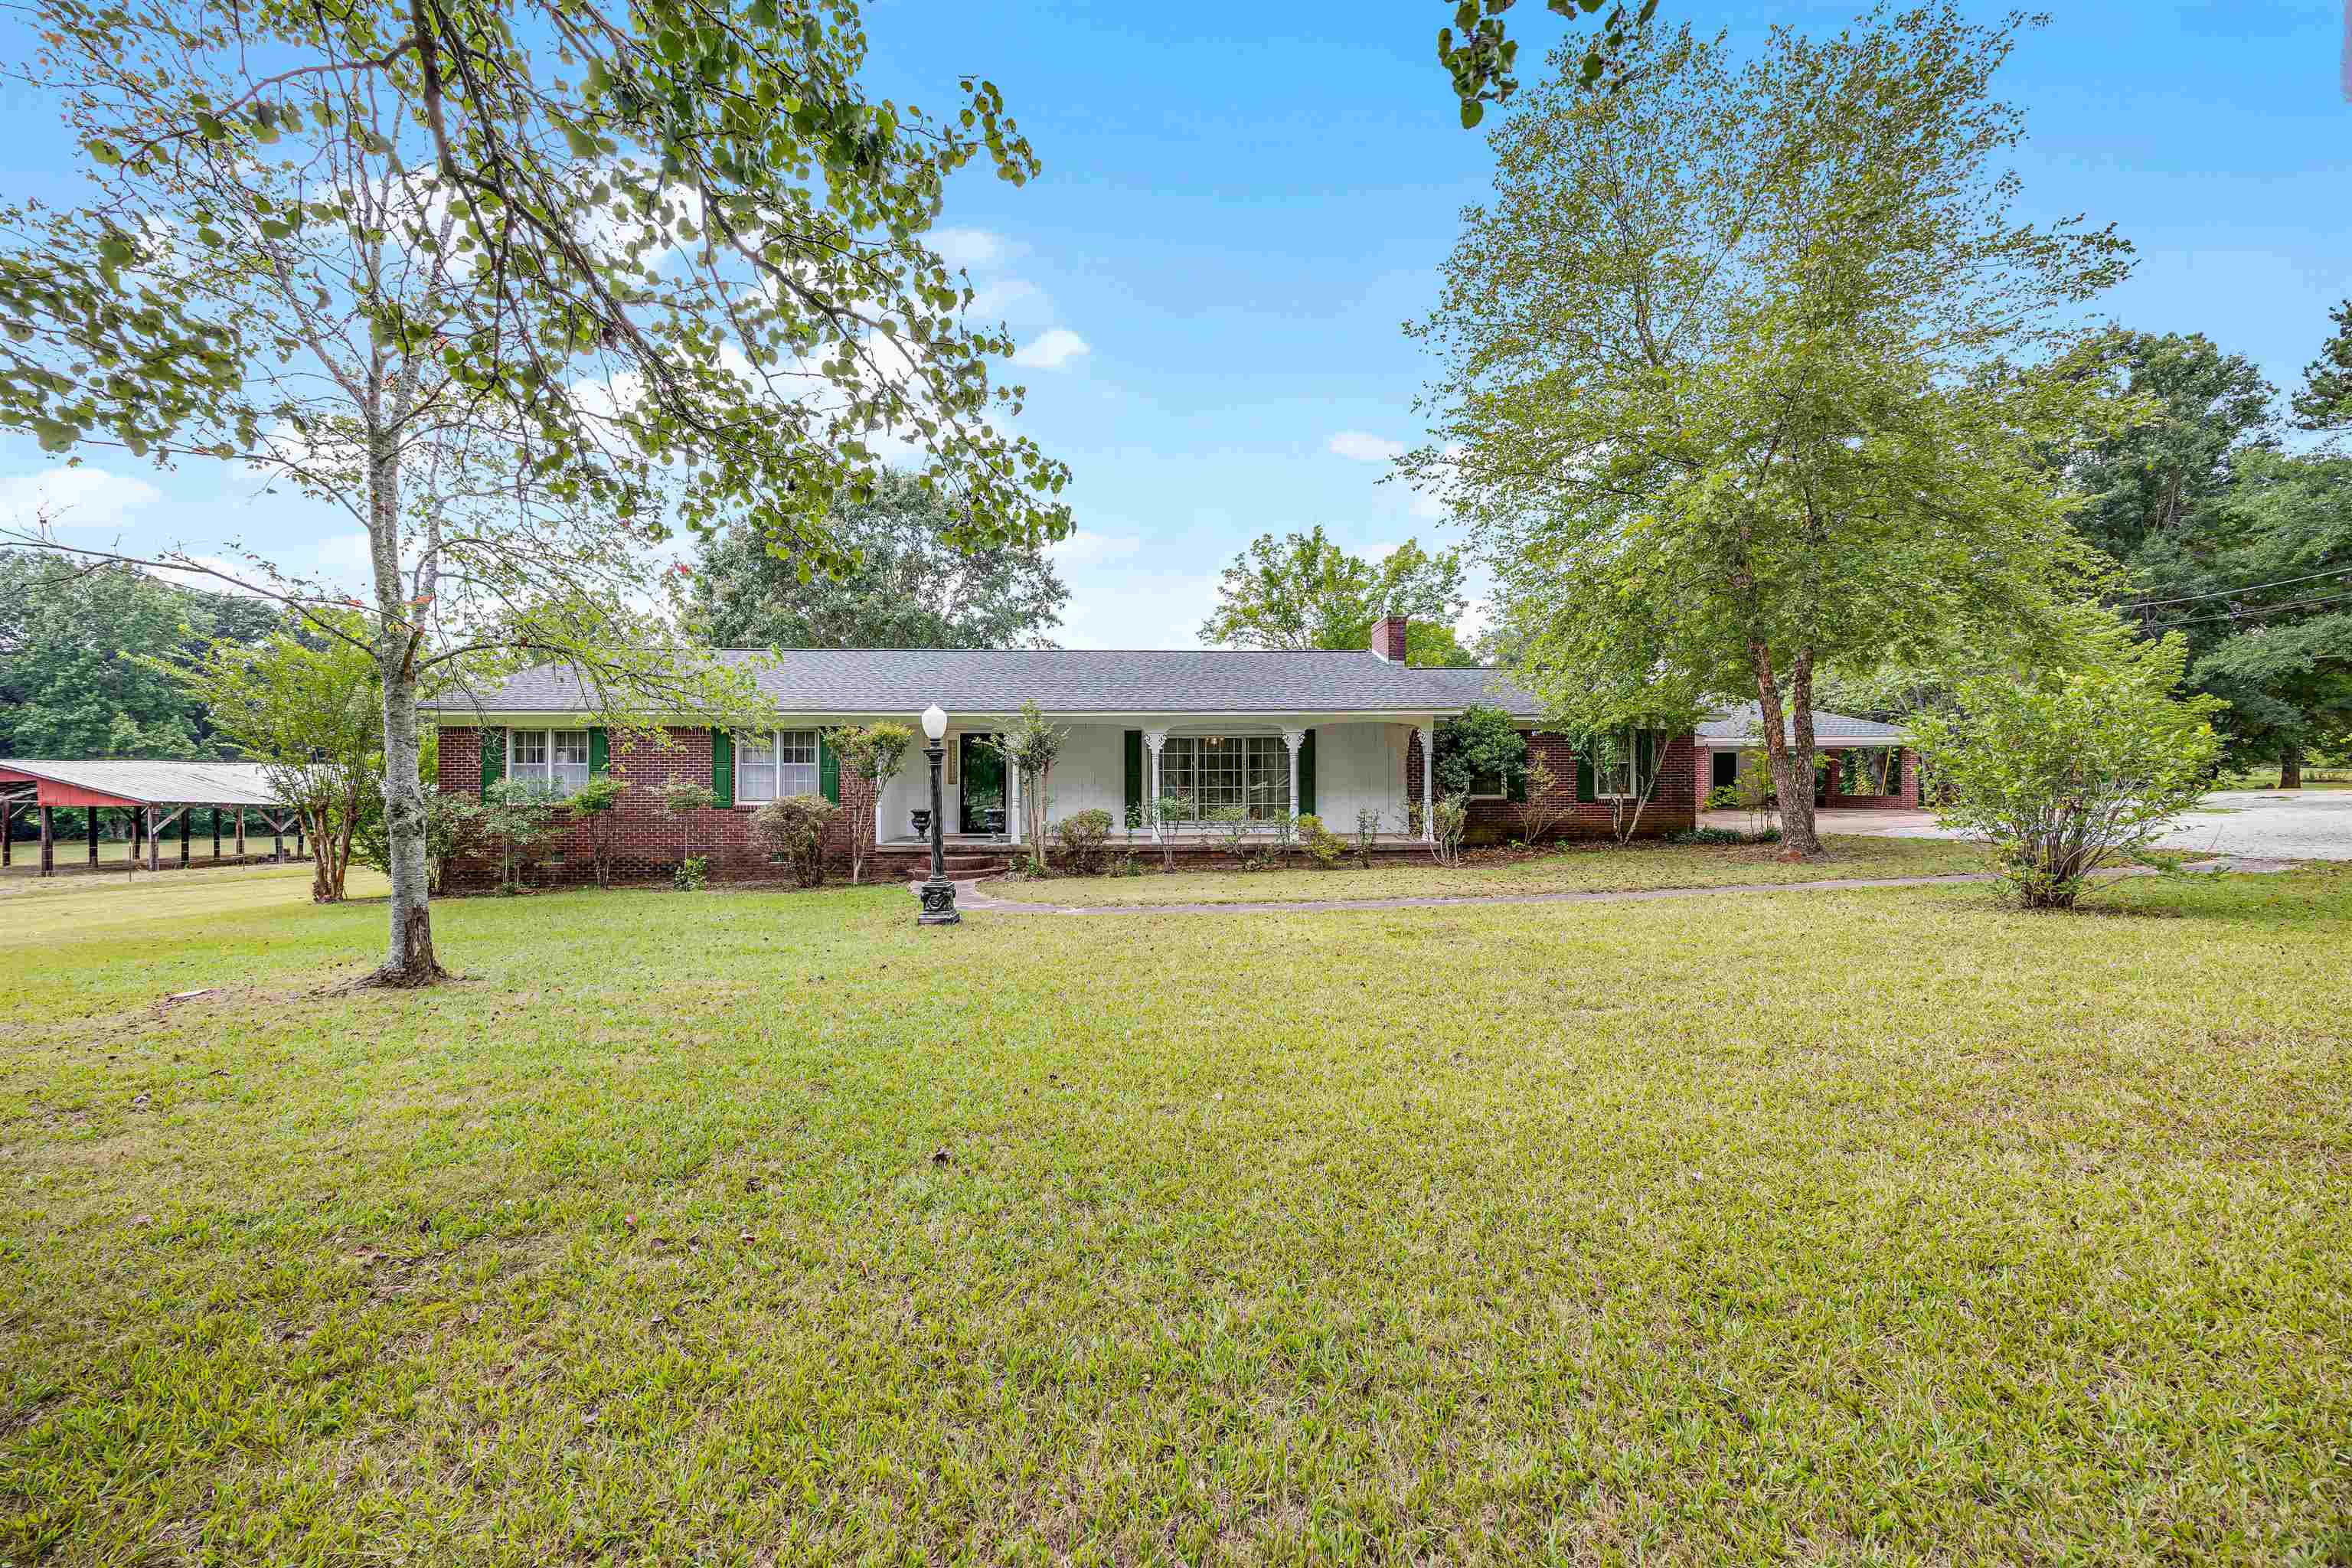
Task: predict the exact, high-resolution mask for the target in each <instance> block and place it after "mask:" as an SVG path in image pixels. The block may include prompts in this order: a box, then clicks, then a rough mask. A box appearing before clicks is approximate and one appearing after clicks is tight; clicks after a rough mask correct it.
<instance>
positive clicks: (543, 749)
mask: <svg viewBox="0 0 2352 1568" xmlns="http://www.w3.org/2000/svg"><path fill="white" fill-rule="evenodd" d="M524 735H530V736H535V737H537V739H538V741H539V752H540V760H539V761H538V762H535V763H524V762H519V761H517V760H516V757H515V740H516V738H517V737H518V736H524ZM558 735H565V736H570V735H577V736H578V737H580V761H579V763H577V764H576V765H577V766H578V768H579V769H580V783H579V784H568V783H566V782H565V780H564V778H563V776H562V773H559V772H558V771H557V763H556V761H555V738H556V737H557V736H558ZM594 758H595V752H593V750H592V749H591V742H590V741H589V739H588V731H585V730H583V729H572V728H563V729H555V728H551V729H545V730H538V729H526V730H516V729H509V730H508V731H507V767H506V776H507V777H509V778H510V779H533V780H536V781H537V782H538V783H540V784H545V785H546V786H547V787H548V788H549V789H550V790H551V791H553V792H554V793H556V794H557V795H570V794H571V793H572V791H574V790H576V789H578V788H579V787H580V785H581V784H586V783H587V782H588V781H589V780H590V779H591V778H593V777H594V776H595V774H594V773H593V766H594Z"/></svg>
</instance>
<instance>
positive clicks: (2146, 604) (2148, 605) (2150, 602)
mask: <svg viewBox="0 0 2352 1568" xmlns="http://www.w3.org/2000/svg"><path fill="white" fill-rule="evenodd" d="M2346 574H2352V566H2331V567H2329V568H2328V569H2327V570H2326V571H2325V572H2312V573H2307V574H2305V575H2303V576H2301V577H2281V578H2280V579H2279V580H2278V581H2276V582H2274V583H2248V584H2244V585H2242V586H2241V587H2236V588H2216V589H2214V590H2213V591H2212V592H2211V593H2210V594H2183V595H2180V597H2179V598H2178V599H2142V600H2140V601H2139V602H2138V603H2137V604H2133V605H2116V609H2118V610H2156V609H2161V608H2163V607H2164V606H2165V605H2187V604H2192V603H2194V602H2195V601H2197V600H2199V599H2226V598H2228V597H2229V596H2230V595H2232V594H2259V593H2261V592H2262V591H2263V589H2264V588H2284V587H2285V586H2286V585H2287V584H2290V583H2308V582H2311V581H2312V580H2313V579H2315V578H2319V577H2342V576H2344V575H2346Z"/></svg>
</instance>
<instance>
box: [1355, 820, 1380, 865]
mask: <svg viewBox="0 0 2352 1568" xmlns="http://www.w3.org/2000/svg"><path fill="white" fill-rule="evenodd" d="M1380 837H1381V814H1380V813H1379V812H1377V811H1373V810H1370V809H1369V808H1367V809H1365V810H1363V811H1360V812H1358V813H1356V863H1357V864H1358V865H1360V866H1361V867H1363V868H1364V869H1365V870H1367V871H1369V870H1370V869H1371V868H1372V846H1373V845H1375V844H1377V843H1378V842H1380Z"/></svg>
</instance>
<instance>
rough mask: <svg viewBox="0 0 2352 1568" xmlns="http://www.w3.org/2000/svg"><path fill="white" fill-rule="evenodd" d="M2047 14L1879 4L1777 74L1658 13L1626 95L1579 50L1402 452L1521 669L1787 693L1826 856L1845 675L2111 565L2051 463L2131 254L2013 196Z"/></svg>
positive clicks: (1541, 98) (1614, 687) (1542, 113)
mask: <svg viewBox="0 0 2352 1568" xmlns="http://www.w3.org/2000/svg"><path fill="white" fill-rule="evenodd" d="M2025 25H2026V23H2025V22H2024V21H2023V20H2022V19H2011V20H2008V21H2004V22H2002V23H2000V24H1998V25H1995V26H1989V27H1981V26H1973V25H1971V24H1969V23H1968V22H1966V21H1965V20H1963V19H1962V18H1961V17H1960V16H1958V12H1957V11H1956V10H1955V9H1954V8H1953V7H1951V6H1950V5H1940V6H1935V7H1930V8H1927V9H1923V10H1920V11H1916V12H1910V13H1906V14H1903V15H1900V16H1891V15H1888V14H1885V13H1878V14H1874V15H1873V16H1871V17H1869V18H1867V19H1865V21H1864V22H1862V23H1860V24H1857V25H1856V26H1854V27H1853V28H1852V29H1850V30H1849V31H1847V32H1844V33H1842V34H1840V35H1838V36H1837V37H1832V38H1828V39H1822V40H1813V39H1809V38H1805V37H1800V36H1798V35H1796V34H1794V33H1792V32H1790V31H1789V30H1787V29H1785V28H1776V29H1774V30H1773V32H1772V33H1771V35H1770V37H1769V40H1768V42H1767V45H1766V47H1764V49H1763V50H1762V51H1760V54H1759V58H1757V59H1755V60H1754V61H1753V62H1752V63H1750V64H1748V65H1747V66H1745V67H1741V66H1737V65H1735V64H1734V63H1733V62H1732V61H1731V60H1730V59H1729V58H1728V57H1727V53H1726V51H1725V49H1724V47H1723V46H1722V45H1721V44H1720V43H1710V42H1704V41H1701V40H1698V39H1696V38H1694V37H1691V35H1690V34H1689V32H1688V31H1687V29H1685V30H1681V31H1677V32H1674V33H1665V32H1663V31H1658V30H1654V29H1647V28H1644V29H1641V30H1640V31H1639V32H1638V33H1637V34H1636V36H1635V37H1633V39H1632V40H1631V41H1630V42H1629V44H1628V46H1627V55H1626V71H1625V76H1624V79H1623V82H1622V86H1618V87H1616V88H1613V89H1609V88H1593V87H1591V86H1587V85H1585V84H1583V83H1582V82H1581V81H1580V79H1579V72H1578V70H1577V68H1576V65H1575V61H1574V59H1573V57H1572V53H1571V52H1570V51H1567V50H1562V51H1556V52H1555V53H1554V55H1553V57H1552V65H1553V67H1554V70H1555V73H1556V78H1555V79H1554V80H1553V81H1552V82H1550V83H1549V84H1547V85H1546V86H1544V87H1542V88H1541V89H1536V90H1534V91H1533V92H1531V93H1530V94H1529V95H1528V97H1527V98H1526V99H1525V100H1522V102H1521V105H1520V107H1519V110H1518V111H1517V112H1515V113H1513V114H1512V115H1511V116H1510V117H1509V119H1508V120H1507V121H1506V122H1505V123H1504V124H1503V125H1502V126H1501V127H1500V128H1498V129H1497V130H1496V132H1494V133H1493V135H1492V137H1491V138H1490V140H1491V142H1492V144H1493V146H1494V148H1495V151H1496V160H1497V168H1496V198H1495V200H1494V201H1493V202H1492V203H1490V204H1488V205H1485V206H1481V207H1476V208H1473V209H1471V210H1470V212H1469V213H1468V214H1467V215H1466V216H1465V230H1464V234H1463V237H1462V238H1461V240H1460V242H1459V243H1458V244H1457V246H1456V247H1455V249H1454V253H1453V255H1452V257H1451V258H1449V259H1448V261H1447V264H1446V268H1445V281H1444V289H1443V293H1442V296H1441V300H1440V303H1439V305H1438V307H1437V309H1436V310H1435V312H1434V313H1433V315H1432V316H1431V317H1430V318H1429V319H1428V320H1427V321H1423V322H1421V323H1419V324H1418V325H1417V326H1415V327H1414V328H1413V329H1412V331H1414V332H1415V334H1416V335H1417V336H1419V337H1421V338H1422V339H1423V341H1424V342H1426V343H1427V344H1428V345H1429V346H1430V348H1431V349H1432V350H1433V353H1435V355H1436V356H1437V358H1438V360H1439V361H1440V363H1441V366H1442V368H1441V370H1440V372H1439V374H1438V375H1437V377H1436V378H1435V380H1434V381H1433V384H1432V385H1431V387H1430V389H1429V392H1428V395H1427V396H1426V398H1425V400H1424V406H1425V407H1426V408H1428V409H1429V410H1430V411H1431V413H1432V415H1433V427H1434V428H1433V440H1432V441H1431V442H1430V443H1429V444H1428V445H1427V446H1425V447H1423V448H1421V449H1420V450H1417V451H1415V452H1413V453H1411V454H1408V456H1407V457H1406V458H1405V459H1404V461H1403V464H1402V467H1403V469H1404V471H1405V473H1406V474H1407V475H1408V476H1409V477H1410V478H1411V479H1412V480H1413V481H1414V482H1415V484H1416V488H1419V489H1424V490H1429V491H1434V492H1436V493H1438V494H1440V495H1442V496H1444V498H1445V499H1446V500H1448V502H1449V503H1450V505H1451V507H1452V510H1453V513H1454V516H1455V517H1457V518H1460V519H1462V520H1464V521H1465V522H1466V523H1467V524H1468V525H1469V526H1470V528H1471V530H1472V537H1473V540H1474V542H1475V547H1476V548H1478V549H1479V550H1480V551H1481V552H1482V553H1483V554H1484V555H1485V556H1486V560H1487V561H1488V563H1490V565H1491V566H1492V567H1493V569H1494V571H1495V573H1496V579H1497V582H1498V584H1500V586H1501V589H1502V595H1503V600H1504V605H1503V614H1502V616H1501V617H1500V618H1501V619H1502V621H1503V622H1504V623H1505V624H1507V625H1509V626H1514V627H1516V628H1517V632H1518V634H1519V635H1520V636H1522V637H1525V638H1526V639H1527V641H1526V647H1527V650H1528V651H1527V653H1526V655H1525V657H1524V658H1523V661H1522V663H1521V666H1520V668H1519V670H1518V675H1519V679H1521V680H1522V682H1523V683H1524V684H1527V685H1528V686H1529V687H1530V688H1531V689H1534V690H1535V691H1537V692H1538V694H1539V695H1542V696H1544V697H1545V698H1546V700H1548V701H1550V702H1554V703H1555V704H1557V705H1559V706H1560V707H1562V708H1566V707H1569V706H1571V705H1574V704H1576V703H1578V702H1580V701H1581V697H1580V694H1581V693H1584V692H1588V691H1593V690H1604V691H1608V692H1610V693H1612V702H1616V703H1619V704H1620V705H1622V699H1623V698H1624V697H1625V696H1626V693H1625V692H1624V691H1623V687H1624V685H1625V683H1626V681H1627V680H1629V679H1642V678H1646V677H1649V676H1651V675H1653V674H1654V675H1655V676H1656V677H1657V679H1659V680H1660V681H1661V682H1662V683H1663V684H1664V686H1665V687H1667V688H1669V689H1668V690H1667V691H1666V693H1665V694H1664V700H1662V701H1661V702H1660V703H1659V704H1657V706H1661V707H1664V708H1667V709H1673V708H1679V707H1681V706H1682V705H1683V704H1684V703H1685V701H1686V700H1689V699H1690V697H1691V696H1692V695H1694V693H1700V694H1706V695H1712V696H1718V697H1723V698H1731V697H1739V696H1753V697H1754V698H1755V699H1756V700H1758V701H1759V702H1760V703H1761V704H1762V705H1763V708H1764V712H1765V728H1766V737H1767V742H1768V744H1769V747H1770V748H1771V750H1772V752H1773V756H1772V763H1773V767H1774V770H1775V773H1776V775H1779V776H1780V793H1781V795H1782V797H1783V798H1784V799H1790V800H1797V801H1800V802H1801V805H1800V806H1799V808H1798V809H1796V810H1793V811H1792V812H1791V813H1790V820H1789V822H1788V824H1787V828H1788V837H1787V842H1788V844H1789V845H1790V847H1791V849H1792V850H1793V851H1794V852H1796V853H1801V854H1812V853H1818V852H1819V842H1818V839H1817V838H1816V837H1815V836H1814V833H1813V829H1812V826H1811V814H1810V811H1809V810H1807V809H1804V806H1803V804H1802V803H1809V802H1810V800H1811V792H1810V789H1809V788H1806V787H1804V784H1806V782H1807V781H1809V779H1810V775H1811V768H1812V758H1811V751H1812V742H1811V726H1810V715H1811V708H1812V700H1811V699H1812V682H1813V679H1814V677H1815V675H1816V674H1817V672H1821V671H1823V670H1826V669H1829V668H1836V667H1838V666H1840V665H1843V664H1848V663H1852V664H1869V663H1874V662H1876V661H1877V660H1879V659H1881V658H1885V657H1887V656H1888V655H1890V654H1903V653H1908V654H1910V655H1913V656H1916V657H1917V658H1918V659H1919V661H1920V662H1926V661H1927V658H1928V657H1929V656H1930V655H1931V653H1932V651H1933V650H1936V649H1938V648H1940V647H1942V646H1944V645H1945V644H1947V643H1948V642H1949V641H1950V640H1952V639H1953V638H1954V637H1957V636H1958V635H1960V634H1961V633H1963V632H1964V631H1965V630H1967V629H1968V628H1969V627H1970V626H1974V625H1978V624H1980V623H1983V622H1986V621H2000V622H2004V623H2008V624H2011V625H2016V626H2052V627H2054V626H2055V624H2056V610H2057V607H2058V605H2060V603H2061V602H2062V601H2063V599H2064V598H2065V597H2066V596H2067V595H2069V594H2070V593H2074V592H2079V591H2080V588H2079V584H2082V583H2083V581H2084V578H2085V577H2086V576H2087V574H2090V573H2091V572H2092V571H2094V570H2095V567H2096V564H2097V563H2096V558H2095V556H2093V555H2092V554H2091V553H2090V552H2087V551H2085V550H2084V548H2083V547H2082V545H2081V544H2080V543H2079V542H2077V541H2076V540H2075V539H2074V535H2073V533H2072V531H2070V530H2069V529H2068V528H2067V526H2066V521H2065V518H2064V515H2063V507H2062V503H2061V501H2060V500H2059V498H2058V497H2056V496H2054V495H2053V493H2052V487H2051V486H2050V485H2049V484H2048V483H2047V481H2046V479H2044V477H2043V475H2042V473H2041V471H2040V470H2039V469H2038V468H2037V467H2036V465H2035V464H2034V462H2033V460H2032V459H2033V454H2034V452H2035V450H2036V448H2037V447H2038V446H2046V445H2056V444H2059V443H2061V442H2063V440H2064V439H2065V438H2066V437H2068V436H2069V435H2070V434H2071V432H2072V431H2074V429H2076V428H2078V427H2079V425H2080V423H2081V421H2082V419H2083V417H2084V409H2085V407H2087V406H2089V405H2093V404H2094V403H2095V396H2096V394H2095V390H2093V389H2090V388H2086V387H2084V385H2082V384H2079V382H2078V381H2074V380H2070V379H2068V378H2066V377H2064V376H2061V375H2056V374H2051V373H2050V372H2049V371H2048V369H2047V368H2045V367H2046V366H2048V365H2049V364H2050V363H2051V362H2052V361H2053V360H2054V359H2056V358H2057V357H2058V356H2059V355H2060V354H2061V353H2063V351H2064V350H2066V349H2068V348H2070V347H2072V346H2073V344H2072V342H2071V341H2070V340H2069V339H2068V337H2067V336H2066V335H2065V334H2064V332H2063V331H2062V330H2061V328H2060V326H2059V325H2058V323H2060V322H2062V321H2065V320H2068V319H2070V318H2071V317H2073V316H2074V314H2075V313H2076V312H2077V311H2078V310H2079V307H2080V305H2081V304H2082V302H2083V301H2084V300H2087V299H2089V298H2091V297H2092V296H2093V295H2095V293H2096V292H2097V291H2098V290H2099V289H2103V288H2105V286H2106V285H2107V284H2109V283H2111V282H2113V281H2114V280H2115V279H2116V278H2118V277H2119V276H2121V275H2122V273H2123V272H2124V270H2125V269H2126V260H2127V255H2128V247H2126V245H2125V244H2124V242H2123V241H2121V240H2120V239H2117V238H2116V237H2115V236H2114V235H2113V234H2112V233H2111V232H2107V231H2103V230H2096V229H2085V228H2084V227H2083V226H2079V225H2076V224H2071V223H2070V224H2061V225H2057V226H2048V227H2043V226H2033V225H2031V224H2023V223H2020V222H2018V221H2017V220H2016V218H2015V217H2014V216H2013V215H2012V214H2011V210H2010V209H2011V202H2012V200H2013V196H2014V189H2015V187H2014V182H2013V181H2012V180H2011V179H2010V178H2009V177H2008V176H2007V175H2006V174H2005V173H2004V172H2003V171H2002V170H2001V169H2000V163H1999V160H2000V159H2001V158H2002V157H2003V156H2004V155H2005V154H2006V153H2008V152H2009V150H2010V149H2011V148H2012V147H2013V146H2014V145H2015V144H2016V142H2017V141H2018V139H2019V138H2020V136H2021V134H2022V131H2023V122H2022V119H2021V115H2020V114H2019V112H2018V111H2017V110H2015V109H2014V108H2013V107H2011V106H2010V105H2008V104H2006V103H2003V102H2000V100H1997V99H1995V98H1994V97H1993V96H1992V95H1991V83H1992V78H1993V76H1994V74H1995V72H1996V71H1997V70H1998V69H1999V68H2000V65H2001V63H2002V61H2003V60H2004V59H2005V58H2007V56H2008V53H2009V51H2010V49H2011V46H2012V44H2013V42H2014V39H2015V37H2016V31H2017V29H2018V28H2019V27H2021V26H2025ZM2019 366H2022V367H2024V368H2018V367H2019ZM1784 702H1785V704H1786V706H1785V708H1784ZM1642 705H1644V706H1646V705H1648V704H1642ZM1784 711H1789V712H1791V713H1793V715H1794V718H1795V728H1796V740H1795V743H1794V744H1793V745H1790V744H1788V743H1785V742H1783V740H1782V722H1781V715H1782V713H1783V712H1784Z"/></svg>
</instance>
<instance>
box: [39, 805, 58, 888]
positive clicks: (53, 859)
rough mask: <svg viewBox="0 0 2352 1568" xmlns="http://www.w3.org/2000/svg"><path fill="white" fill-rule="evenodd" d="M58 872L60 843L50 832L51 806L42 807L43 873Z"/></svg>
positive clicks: (47, 874)
mask: <svg viewBox="0 0 2352 1568" xmlns="http://www.w3.org/2000/svg"><path fill="white" fill-rule="evenodd" d="M57 874H58V844H57V839H56V838H55V837H52V836H51V834H50V832H49V807H47V806H46V805H45V806H43V807H41V875H42V876H44V877H54V876H56V875H57Z"/></svg>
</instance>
